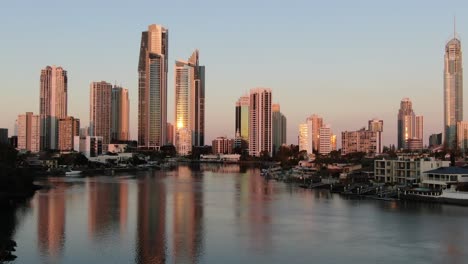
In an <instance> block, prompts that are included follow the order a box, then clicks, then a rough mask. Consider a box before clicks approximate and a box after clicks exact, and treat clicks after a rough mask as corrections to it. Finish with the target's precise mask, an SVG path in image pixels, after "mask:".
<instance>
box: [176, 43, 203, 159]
mask: <svg viewBox="0 0 468 264" xmlns="http://www.w3.org/2000/svg"><path fill="white" fill-rule="evenodd" d="M175 101H176V107H175V117H176V148H177V151H178V152H179V153H180V154H182V155H187V154H188V152H189V151H191V150H192V146H196V147H199V146H203V145H205V142H204V141H205V140H204V137H205V66H200V65H199V53H198V50H195V51H194V52H193V54H192V56H191V57H190V58H189V60H188V61H180V60H178V61H176V64H175ZM182 144H183V145H182Z"/></svg>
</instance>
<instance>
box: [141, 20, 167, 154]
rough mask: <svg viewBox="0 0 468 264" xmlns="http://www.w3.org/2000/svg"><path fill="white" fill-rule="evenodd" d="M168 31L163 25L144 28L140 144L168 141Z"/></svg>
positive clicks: (149, 145) (153, 144) (157, 144)
mask: <svg viewBox="0 0 468 264" xmlns="http://www.w3.org/2000/svg"><path fill="white" fill-rule="evenodd" d="M168 48H169V31H168V30H167V29H166V28H164V27H162V26H160V25H154V24H153V25H150V26H148V31H144V32H142V36H141V45H140V57H139V63H138V146H139V147H142V148H159V147H161V146H163V145H165V144H166V130H167V128H166V125H167V71H168V63H167V59H168Z"/></svg>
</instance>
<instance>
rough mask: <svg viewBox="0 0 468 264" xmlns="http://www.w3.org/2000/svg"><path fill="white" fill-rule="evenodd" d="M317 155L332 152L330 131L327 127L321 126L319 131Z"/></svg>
mask: <svg viewBox="0 0 468 264" xmlns="http://www.w3.org/2000/svg"><path fill="white" fill-rule="evenodd" d="M319 135H320V137H319V149H318V150H319V154H321V155H328V154H330V152H331V151H332V150H333V149H332V143H331V138H332V135H333V133H332V131H331V128H330V126H329V125H326V126H323V127H321V128H320V130H319Z"/></svg>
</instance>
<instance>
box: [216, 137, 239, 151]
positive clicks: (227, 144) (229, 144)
mask: <svg viewBox="0 0 468 264" xmlns="http://www.w3.org/2000/svg"><path fill="white" fill-rule="evenodd" d="M212 148H213V154H214V155H217V154H231V153H232V151H233V148H234V140H232V139H228V138H226V137H217V138H216V139H214V140H213V142H212Z"/></svg>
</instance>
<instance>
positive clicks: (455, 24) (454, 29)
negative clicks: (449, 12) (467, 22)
mask: <svg viewBox="0 0 468 264" xmlns="http://www.w3.org/2000/svg"><path fill="white" fill-rule="evenodd" d="M456 37H457V17H456V16H455V15H454V16H453V38H456Z"/></svg>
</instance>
